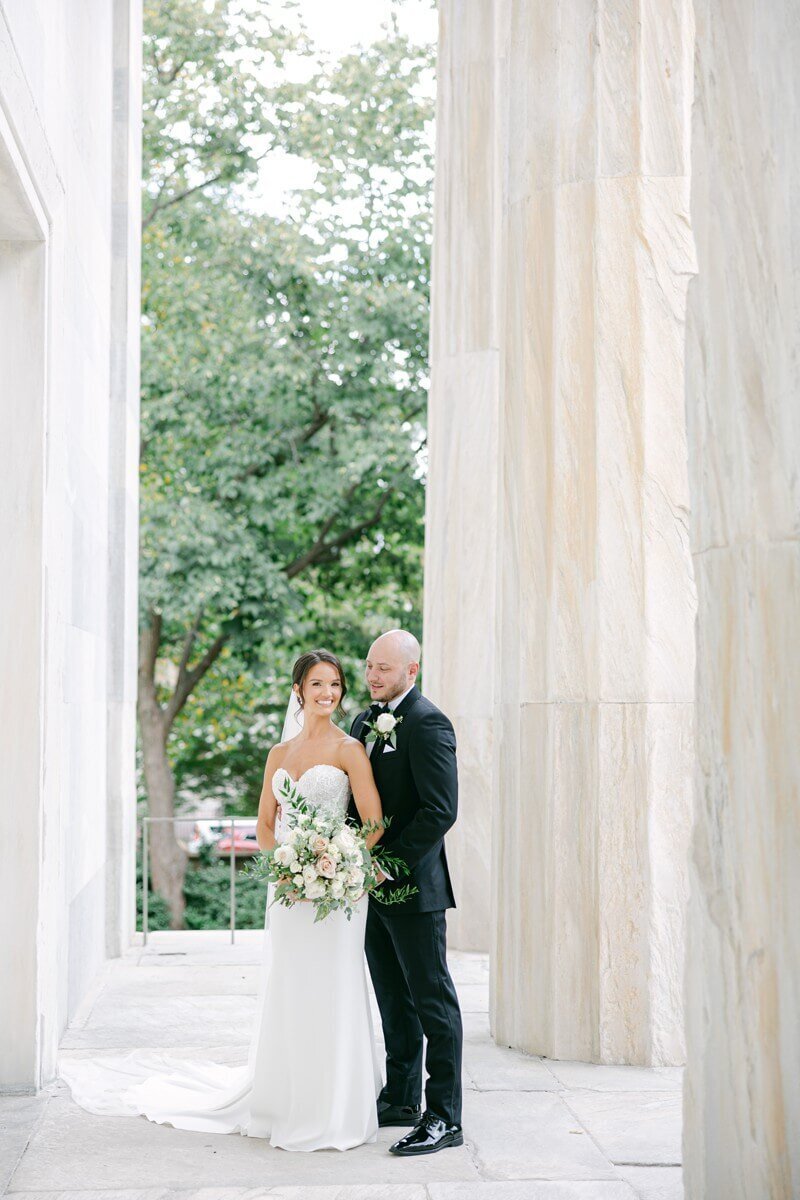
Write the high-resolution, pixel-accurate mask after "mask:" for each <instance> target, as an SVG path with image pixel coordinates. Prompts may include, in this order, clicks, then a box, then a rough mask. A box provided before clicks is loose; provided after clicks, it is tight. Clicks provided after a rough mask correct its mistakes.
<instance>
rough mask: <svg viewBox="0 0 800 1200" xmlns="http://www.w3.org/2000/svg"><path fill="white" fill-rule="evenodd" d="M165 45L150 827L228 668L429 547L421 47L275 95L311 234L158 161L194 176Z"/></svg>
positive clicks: (149, 613) (376, 50)
mask: <svg viewBox="0 0 800 1200" xmlns="http://www.w3.org/2000/svg"><path fill="white" fill-rule="evenodd" d="M183 7H185V5H184V6H183ZM192 7H194V6H192ZM395 34H396V31H395ZM164 36H165V35H164V33H163V30H160V31H159V33H158V35H157V36H154V38H153V41H154V44H155V45H157V47H158V51H159V58H158V62H159V64H160V71H159V74H158V76H157V81H158V87H159V88H161V89H166V90H162V92H161V94H160V95H159V100H158V105H159V113H160V114H161V115H160V116H159V121H158V125H157V128H158V138H157V142H156V145H155V147H154V148H153V149H152V150H151V161H152V162H153V164H154V166H153V169H152V170H151V171H150V172H149V176H150V180H151V185H150V186H151V191H152V190H153V186H154V185H153V184H152V180H154V179H155V180H157V181H158V183H157V186H156V191H155V193H154V194H155V196H156V198H155V200H154V205H155V206H157V207H156V208H155V212H153V213H152V215H151V217H150V219H149V223H148V225H147V227H146V229H145V234H144V264H145V270H144V288H143V297H144V298H143V304H144V311H143V345H142V350H143V355H142V363H143V370H142V374H143V394H142V545H141V562H142V587H141V603H142V614H141V638H140V656H139V724H140V733H141V740H142V755H143V767H144V777H145V783H146V789H147V796H148V802H149V806H150V812H151V815H164V816H169V815H172V814H173V812H174V804H175V782H176V781H175V776H174V772H173V768H172V764H171V762H170V755H169V749H168V747H169V741H170V738H171V736H172V733H173V730H174V728H175V723H176V720H177V718H178V717H179V714H181V713H182V711H183V710H184V708H185V706H186V705H187V703H189V701H190V698H191V697H193V696H195V694H196V692H197V690H198V689H199V688H200V686H201V684H202V682H203V680H204V679H205V678H206V677H207V675H208V672H209V671H210V670H211V668H212V667H213V666H214V665H215V664H216V663H218V662H219V660H220V656H221V655H227V656H229V657H233V658H235V660H236V661H237V662H239V663H241V664H242V665H243V666H244V668H245V670H247V669H249V668H250V667H253V668H256V667H257V666H258V664H261V663H263V662H264V661H265V659H266V658H268V656H269V655H271V654H274V652H275V648H276V646H277V647H280V646H286V645H287V644H291V643H292V642H293V641H294V631H295V630H296V629H297V628H298V627H303V626H304V625H305V626H307V624H308V621H307V615H308V612H309V611H310V610H312V609H314V608H315V607H316V608H319V605H320V597H323V598H324V597H328V598H329V599H330V602H331V603H333V602H335V603H336V604H337V605H339V606H340V609H341V610H342V611H343V610H344V608H347V607H348V606H349V609H350V611H353V606H354V604H356V607H357V598H358V597H361V598H362V599H363V597H364V594H365V592H364V583H365V581H366V580H367V579H369V580H370V581H371V584H374V583H375V581H376V577H379V576H380V571H379V570H378V569H377V568H376V563H377V562H379V561H380V560H381V557H382V556H385V560H388V559H389V558H393V559H394V560H397V561H396V562H395V566H397V564H398V562H399V561H400V559H402V558H403V556H404V554H405V557H406V558H407V559H408V560H409V561H410V559H412V558H413V554H411V555H408V554H407V553H406V552H404V551H403V550H402V548H398V547H397V545H396V533H395V532H393V528H394V525H395V522H402V523H404V524H405V525H406V526H407V527H409V528H412V529H413V530H414V540H415V542H417V543H419V542H420V541H421V533H420V531H421V521H422V487H421V482H420V474H421V465H420V454H421V450H422V443H423V440H424V434H423V424H422V415H423V412H424V406H425V385H426V369H427V368H426V353H427V340H426V334H427V246H428V236H429V221H430V206H429V199H428V194H429V185H430V169H431V164H430V150H429V133H428V122H429V120H430V116H431V113H430V105H429V103H428V102H427V101H426V100H425V99H424V98H421V97H415V88H416V87H417V85H418V82H419V79H420V77H421V76H422V73H423V72H424V71H426V70H429V69H430V63H429V61H428V58H427V55H426V54H425V53H423V52H419V51H417V50H416V49H415V48H412V47H410V46H408V44H407V43H406V42H404V41H403V39H401V38H400V37H399V35H396V36H392V37H390V38H388V39H387V40H386V41H385V42H383V43H381V44H380V45H378V46H375V47H372V48H370V50H369V51H368V52H367V53H365V54H363V55H351V56H348V57H347V58H346V59H344V60H343V61H342V62H341V63H340V64H336V65H334V66H333V67H330V68H327V69H326V70H324V71H320V72H319V73H317V74H316V75H315V76H314V77H313V78H312V80H311V81H310V83H308V84H306V85H304V86H303V87H302V88H301V87H298V86H296V85H295V86H290V85H288V84H283V85H282V86H281V88H276V89H273V92H272V94H271V97H270V103H271V115H270V117H269V129H270V131H271V136H272V137H274V138H280V139H281V142H282V144H283V145H285V146H286V147H287V148H289V149H290V150H291V151H292V152H294V153H303V154H305V155H306V156H308V157H311V158H313V160H314V162H315V163H316V164H317V165H318V176H317V181H316V184H315V186H314V188H313V189H311V190H310V191H309V192H308V193H307V194H306V195H304V196H301V197H299V204H298V212H299V216H298V217H297V218H296V219H294V220H288V219H287V220H283V221H277V220H274V219H271V218H266V217H263V216H258V215H254V214H253V213H251V212H248V211H247V209H246V208H245V207H244V206H243V205H242V204H241V203H240V202H239V201H238V200H237V198H236V197H235V196H234V195H232V194H231V192H230V190H228V191H227V192H225V193H223V192H221V191H220V184H221V181H222V179H223V178H225V179H228V180H230V179H232V178H234V177H235V175H236V174H237V171H236V170H235V169H234V166H231V167H230V173H229V174H227V175H226V173H225V172H226V170H227V168H225V167H224V166H221V165H220V158H219V157H218V158H214V159H213V164H212V159H211V158H210V157H205V158H202V162H201V161H198V160H197V159H194V160H192V162H191V165H190V166H188V165H187V166H185V167H182V168H181V170H182V171H183V175H182V176H181V177H180V178H177V177H176V170H175V169H170V170H169V171H168V172H167V173H166V175H164V172H163V171H162V169H161V168H160V167H159V166H157V165H155V164H157V163H158V153H160V150H159V146H160V145H162V144H164V145H167V144H169V145H170V147H171V148H170V155H171V157H172V159H173V160H174V161H178V160H180V161H181V162H183V161H184V159H183V158H181V155H180V153H179V152H178V151H176V150H175V149H174V147H173V143H172V142H170V141H169V138H168V137H167V135H166V134H165V132H164V129H165V128H166V129H167V130H169V128H170V122H169V121H168V120H167V119H166V118H165V116H164V113H165V111H167V110H168V109H169V104H170V100H169V96H170V93H169V87H170V86H171V85H169V84H168V83H166V82H165V80H167V79H168V77H169V76H170V75H172V73H173V70H174V66H175V64H176V63H177V62H178V61H179V60H181V59H182V56H183V55H184V54H185V52H186V48H185V46H183V47H182V48H181V50H180V51H178V50H177V49H176V48H175V47H173V46H172V45H171V43H169V42H167V44H165V42H164ZM182 36H183V35H182ZM214 37H215V39H216V41H214V42H213V44H214V45H216V46H217V47H219V45H220V42H221V39H222V40H224V39H223V38H222V34H221V33H220V32H219V29H218V28H217V29H216V32H215V34H214ZM285 37H286V35H283V37H282V41H281V43H280V44H281V45H284V44H285ZM203 38H204V39H205V38H206V34H205V33H204V34H203ZM212 40H213V39H212ZM203 44H204V45H205V44H206V42H205V40H204V42H203ZM237 45H239V49H241V45H240V44H239V43H237ZM213 53H221V51H219V50H215V51H213ZM225 53H226V55H227V54H228V53H229V51H228V50H226V51H225ZM249 53H250V51H249V50H248V54H249ZM212 57H213V54H212ZM183 61H184V67H183V68H181V69H179V70H178V71H177V72H176V73H175V75H174V79H173V81H172V82H173V84H177V83H178V81H179V80H180V79H181V70H183V69H186V68H185V64H186V63H188V62H191V61H193V60H192V55H191V53H190V54H189V57H188V58H184V59H183ZM204 61H205V62H206V67H205V68H204V70H205V74H204V75H203V78H208V79H211V80H214V81H215V82H214V83H213V85H211V91H212V93H215V89H216V87H217V85H218V82H219V78H220V76H219V71H218V70H217V69H216V68H215V67H213V66H212V65H210V63H209V61H208V60H204ZM165 62H167V63H170V64H173V65H172V66H170V67H169V68H165V66H164V64H165ZM190 94H194V95H195V96H196V97H199V98H198V99H197V103H198V105H199V108H200V109H201V110H202V108H203V102H202V94H203V89H202V88H199V89H197V90H196V91H192V89H191V88H189V89H187V88H186V87H185V86H184V85H183V84H181V85H180V86H179V90H178V93H177V112H179V113H180V122H179V123H184V124H186V125H188V127H189V129H190V130H191V129H192V128H196V127H199V124H200V121H199V119H196V120H193V119H187V117H186V108H187V103H188V101H187V95H190ZM248 104H249V100H248ZM246 111H247V113H249V111H250V110H249V108H247V109H246ZM343 117H344V118H345V119H343ZM250 119H251V117H250V116H249V115H248V116H247V120H250ZM175 140H176V138H175V137H174V136H173V142H174V141H175ZM197 140H198V139H197V137H195V136H194V135H192V136H191V137H188V138H183V142H182V144H183V143H186V142H188V144H189V145H190V147H191V148H192V152H194V147H195V145H196V143H197ZM212 143H213V144H214V145H213V153H214V154H217V150H218V146H217V144H216V141H215V139H212ZM398 147H401V148H402V151H400V150H398ZM202 148H203V147H202V140H201V149H202ZM198 153H199V152H198ZM402 156H404V157H402ZM223 157H224V156H223ZM240 157H241V156H240ZM405 158H407V159H408V161H407V162H405V161H404V159H405ZM187 161H188V152H187ZM237 161H239V160H237ZM401 166H405V170H400V169H399V168H400V167H401ZM241 169H243V168H241V163H239V173H240V170H241ZM426 172H427V181H428V182H427V190H426V184H425V179H426ZM162 176H163V178H164V179H166V180H167V181H168V182H162ZM195 176H197V177H198V178H200V179H202V180H205V182H204V183H203V184H202V186H198V187H195V186H194V184H193V183H192V182H191V180H192V179H194V178H195ZM164 189H167V190H164ZM159 197H163V199H162V201H161V203H160V206H159ZM412 215H413V218H414V219H413V220H411V219H410V218H411V216H412ZM393 543H395V545H394V554H393V553H392V550H391V549H389V548H390V547H392V545H393ZM365 568H367V569H366V570H365ZM343 588H344V589H345V591H346V593H347V595H346V597H345V598H343V594H342V590H343ZM322 603H323V607H324V601H323V602H322ZM163 659H170V660H172V661H173V663H174V664H175V667H174V671H173V673H172V674H173V678H172V680H171V681H170V684H169V686H167V687H162V686H159V683H158V682H157V680H158V674H157V667H158V664H159V661H160V660H163ZM167 828H168V827H166V826H165V827H163V836H160V837H158V836H157V835H156V831H157V830H159V826H158V825H156V826H154V836H153V878H154V883H155V885H156V887H157V888H158V890H159V891H161V892H162V894H164V896H165V897H166V899H167V901H168V903H169V905H170V909H171V912H172V922H173V925H174V926H178V925H180V924H181V922H182V917H183V898H182V884H183V872H184V870H185V860H184V858H183V855H182V853H181V852H180V851H179V850H178V848H177V847H176V845H175V842H174V838H172V837H171V834H169V833H168V832H167ZM159 832H160V830H159Z"/></svg>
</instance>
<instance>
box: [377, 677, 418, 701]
mask: <svg viewBox="0 0 800 1200" xmlns="http://www.w3.org/2000/svg"><path fill="white" fill-rule="evenodd" d="M368 686H369V694H370V697H371V699H372V701H373V703H374V704H376V703H378V702H379V701H380V703H381V704H388V703H389V701H390V700H394V699H396V697H397V696H402V694H403V692H407V691H408V689H409V688H410V687H411V683H410V682H409V680H407V679H402V680H401V681H400V683H396V684H389V683H383V684H381V685H380V686H379V688H378V690H377V694H376V695H374V696H373V694H372V692H373V689H372V686H371V685H368Z"/></svg>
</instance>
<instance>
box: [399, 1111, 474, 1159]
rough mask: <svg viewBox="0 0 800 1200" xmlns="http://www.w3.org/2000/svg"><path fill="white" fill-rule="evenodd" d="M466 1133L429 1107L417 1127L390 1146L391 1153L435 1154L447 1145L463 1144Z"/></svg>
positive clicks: (404, 1154) (409, 1155)
mask: <svg viewBox="0 0 800 1200" xmlns="http://www.w3.org/2000/svg"><path fill="white" fill-rule="evenodd" d="M463 1145H464V1133H463V1130H462V1128H461V1126H460V1125H448V1124H447V1122H446V1121H444V1120H442V1118H441V1117H437V1115H436V1113H434V1112H431V1111H430V1109H428V1110H427V1111H426V1112H424V1113H423V1114H422V1118H421V1120H420V1122H419V1124H418V1125H417V1127H416V1128H415V1129H412V1130H411V1132H410V1133H407V1134H406V1136H405V1137H401V1138H400V1141H399V1142H395V1143H394V1145H393V1146H390V1147H389V1153H390V1154H400V1155H403V1156H404V1157H411V1155H414V1154H435V1153H436V1151H437V1150H444V1148H445V1147H446V1146H463Z"/></svg>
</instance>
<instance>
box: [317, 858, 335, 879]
mask: <svg viewBox="0 0 800 1200" xmlns="http://www.w3.org/2000/svg"><path fill="white" fill-rule="evenodd" d="M317 874H318V875H324V876H325V878H326V879H333V877H334V875H335V874H336V863H335V862H334V861H333V859H332V858H331V856H330V854H322V855H320V857H319V858H318V859H317Z"/></svg>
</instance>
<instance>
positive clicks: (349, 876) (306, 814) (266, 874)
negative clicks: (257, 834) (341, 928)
mask: <svg viewBox="0 0 800 1200" xmlns="http://www.w3.org/2000/svg"><path fill="white" fill-rule="evenodd" d="M281 795H282V797H283V801H284V804H283V808H284V818H283V826H284V829H285V830H286V835H285V840H284V841H282V842H280V843H278V845H276V846H274V847H273V848H272V849H271V850H264V851H263V852H262V853H261V855H260V858H259V860H257V861H255V862H253V863H249V864H248V865H247V867H245V868H244V870H245V872H246V873H247V874H250V875H255V876H257V877H259V878H265V879H266V880H267V882H268V883H274V884H275V894H274V899H273V903H278V904H282V905H284V906H285V907H287V908H288V907H291V905H293V904H296V903H297V902H298V901H299V900H310V901H311V903H312V904H313V905H314V908H315V910H316V912H315V916H314V920H315V921H321V920H323V918H325V917H327V916H328V914H329V913H332V912H335V911H337V910H338V909H341V910H342V911H343V912H344V914H345V916H346V917H347V919H348V921H349V920H350V918H351V917H352V915H353V912H354V911H355V905H356V903H357V902H358V900H360V899H361V896H362V895H363V894H364V892H365V891H371V890H372V889H373V888H376V887H377V883H378V871H379V870H380V868H381V867H382V866H385V867H387V868H388V870H389V871H390V872H391V873H392V874H393V875H394V876H395V878H396V877H397V876H399V875H407V874H408V873H409V872H408V867H407V866H406V864H405V863H404V862H403V861H402V860H401V859H398V858H393V857H392V856H391V855H389V854H388V853H387V852H386V850H385V849H383V848H378V847H377V846H376V847H374V849H373V850H372V851H371V852H370V851H369V850H368V849H367V838H368V836H369V835H370V834H371V833H375V832H376V831H377V830H378V829H381V828H385V827H386V826H388V824H389V822H390V820H391V818H390V817H386V818H384V820H383V822H382V824H376V823H373V822H365V824H363V825H362V826H360V827H359V826H357V825H353V824H352V823H351V822H349V821H347V819H346V818H345V817H342V816H340V815H338V814H337V813H330V812H326V811H325V810H324V809H318V808H310V807H309V806H308V805H307V804H306V802H305V801H304V800H303V797H302V796H301V795H300V792H299V791H298V789H297V785H296V784H292V783H290V782H289V780H288V779H286V780H284V783H283V785H282V787H281ZM418 890H419V889H418V888H415V887H411V886H410V885H408V884H406V885H404V886H403V887H400V888H395V889H394V890H393V891H392V892H390V893H389V894H388V895H383V894H382V893H381V892H379V891H376V892H375V899H376V900H380V902H381V903H382V904H399V903H402V901H403V900H407V899H408V897H409V896H413V895H414V893H415V892H417V891H418Z"/></svg>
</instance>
